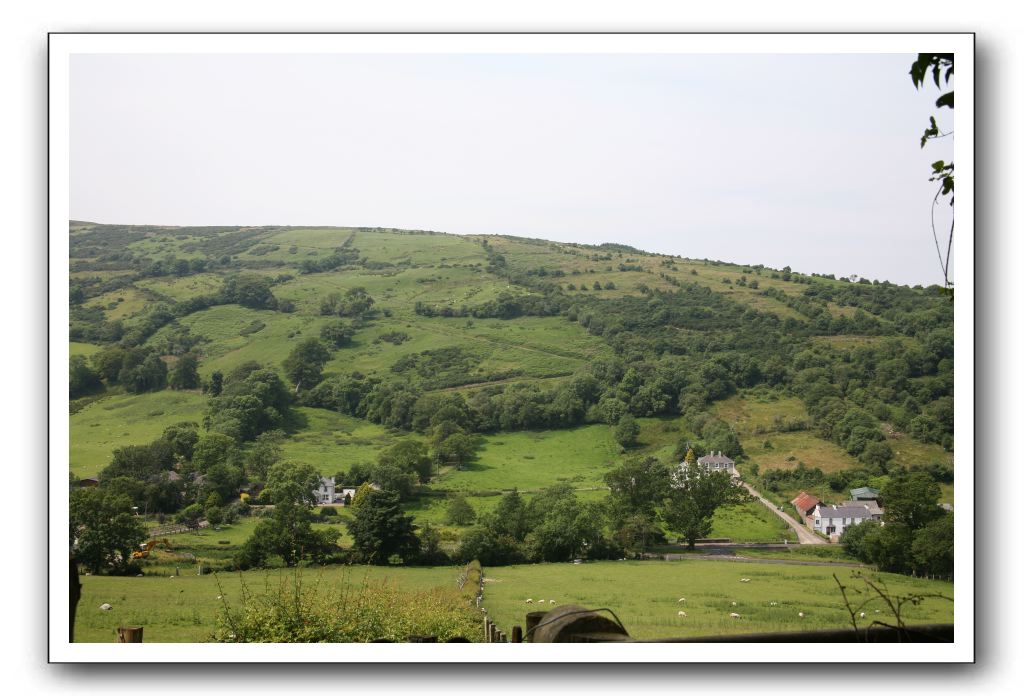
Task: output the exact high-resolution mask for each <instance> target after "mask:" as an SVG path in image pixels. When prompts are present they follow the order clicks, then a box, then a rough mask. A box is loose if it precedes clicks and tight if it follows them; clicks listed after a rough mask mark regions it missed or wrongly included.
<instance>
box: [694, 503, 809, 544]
mask: <svg viewBox="0 0 1023 696" xmlns="http://www.w3.org/2000/svg"><path fill="white" fill-rule="evenodd" d="M712 522H713V525H714V526H713V528H712V530H711V533H710V536H711V538H713V539H731V540H732V541H736V542H746V541H784V540H788V541H789V542H790V543H791V542H794V541H796V533H795V532H793V531H792V530H791V529H790V528H789V526H788V525H787V524H785V523H784V522H782V521H781V518H779V517H778V516H777V515H775V514H774V513H773V512H771V511H770V510H768V509H767V508H766V507H764V505H763V503H760V502H752V503H746V504H745V505H734V506H730V507H723V508H718V509H717V511H716V512H715V513H714V519H713V521H712Z"/></svg>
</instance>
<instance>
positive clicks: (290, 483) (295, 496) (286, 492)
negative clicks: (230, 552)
mask: <svg viewBox="0 0 1023 696" xmlns="http://www.w3.org/2000/svg"><path fill="white" fill-rule="evenodd" d="M319 478H320V477H319V474H317V473H316V470H315V469H313V467H311V466H310V465H308V464H298V463H295V462H278V463H277V464H274V465H273V466H271V467H270V470H269V472H268V473H267V480H266V490H265V491H264V495H266V496H267V497H268V498H269V499H270V500H271V501H272V502H273V505H274V509H273V514H272V515H271V517H270V519H267V520H262V521H261V522H260V523H259V524H258V525H256V528H255V529H254V530H253V532H252V536H251V537H249V539H248V541H246V542H245V544H244V545H243V546H242V549H241V550H240V551H239V553H238V557H237V561H238V564H239V565H240V566H241V567H243V568H248V567H252V566H258V565H263V564H265V562H266V560H267V558H268V557H270V556H280V557H281V560H282V561H283V562H284V564H285V565H287V566H293V565H295V564H297V563H298V562H299V561H300V560H302V559H304V558H312V559H313V560H322V559H324V558H326V557H328V556H330V555H331V554H332V553H334V552H335V551H336V550H337V538H338V536H339V535H340V532H339V531H338V530H336V529H325V530H315V529H313V528H312V522H313V514H312V504H313V503H314V502H315V495H314V493H313V490H314V488H315V487H316V486H317V485H318V484H319Z"/></svg>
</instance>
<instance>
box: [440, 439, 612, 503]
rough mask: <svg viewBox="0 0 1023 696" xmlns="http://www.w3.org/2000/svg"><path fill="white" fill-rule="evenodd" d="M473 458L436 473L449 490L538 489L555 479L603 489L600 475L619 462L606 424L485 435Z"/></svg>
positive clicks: (444, 488) (441, 483) (445, 488)
mask: <svg viewBox="0 0 1023 696" xmlns="http://www.w3.org/2000/svg"><path fill="white" fill-rule="evenodd" d="M482 440H483V446H482V447H481V448H480V450H479V456H478V458H477V460H476V461H475V462H474V463H472V464H470V465H468V467H466V468H465V469H464V470H462V471H450V472H448V473H446V474H443V475H441V476H439V477H437V478H436V479H435V481H434V485H433V487H434V488H436V489H439V490H448V491H463V492H465V491H481V490H489V491H500V490H511V489H512V488H516V487H517V488H518V489H519V490H524V491H525V490H537V489H540V488H547V487H549V486H553V485H554V484H556V483H569V484H571V485H572V486H573V487H575V488H585V487H603V486H604V483H603V475H604V473H605V472H606V471H607V470H608V469H609V468H610V467H611V466H612V464H614V463H615V462H616V461H618V454H617V445H616V444H615V443H614V441H613V439H612V437H611V431H610V429H609V428H608V427H607V426H606V425H587V426H583V427H580V428H573V429H571V430H544V431H527V432H515V433H501V434H499V435H487V436H484V437H483V438H482Z"/></svg>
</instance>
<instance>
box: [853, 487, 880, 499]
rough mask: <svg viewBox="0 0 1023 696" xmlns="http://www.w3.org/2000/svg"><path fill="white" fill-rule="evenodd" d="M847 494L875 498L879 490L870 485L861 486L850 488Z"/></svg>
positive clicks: (855, 496)
mask: <svg viewBox="0 0 1023 696" xmlns="http://www.w3.org/2000/svg"><path fill="white" fill-rule="evenodd" d="M849 495H851V496H852V497H853V498H865V497H867V496H870V497H872V498H876V497H877V496H879V495H881V491H879V490H878V489H876V488H871V487H870V486H863V487H862V488H854V489H852V490H851V491H849Z"/></svg>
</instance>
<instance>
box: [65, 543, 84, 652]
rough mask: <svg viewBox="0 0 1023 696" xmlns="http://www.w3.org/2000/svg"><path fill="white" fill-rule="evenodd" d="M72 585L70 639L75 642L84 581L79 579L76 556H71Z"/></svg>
mask: <svg viewBox="0 0 1023 696" xmlns="http://www.w3.org/2000/svg"><path fill="white" fill-rule="evenodd" d="M70 565H71V585H70V591H71V596H70V600H71V601H70V607H69V609H70V610H71V617H70V618H71V624H70V634H69V637H68V641H69V642H71V643H74V642H75V614H76V613H77V612H78V600H80V599H81V598H82V581H81V580H79V579H78V562H77V561H76V560H75V557H74V556H71V563H70Z"/></svg>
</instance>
